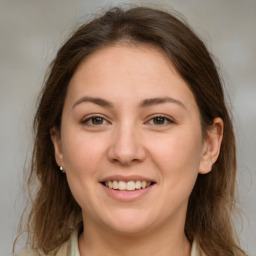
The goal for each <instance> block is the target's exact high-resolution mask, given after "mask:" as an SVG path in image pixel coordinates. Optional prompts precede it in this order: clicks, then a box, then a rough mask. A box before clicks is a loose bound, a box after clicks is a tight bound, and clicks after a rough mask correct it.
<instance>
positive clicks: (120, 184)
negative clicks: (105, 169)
mask: <svg viewBox="0 0 256 256" xmlns="http://www.w3.org/2000/svg"><path fill="white" fill-rule="evenodd" d="M152 184H153V183H152V182H150V181H144V180H142V181H139V180H137V181H128V182H125V181H122V180H120V181H117V180H113V181H105V182H104V185H105V186H106V187H108V188H110V189H115V190H121V191H125V190H126V191H134V190H139V189H144V188H147V187H149V186H150V185H152Z"/></svg>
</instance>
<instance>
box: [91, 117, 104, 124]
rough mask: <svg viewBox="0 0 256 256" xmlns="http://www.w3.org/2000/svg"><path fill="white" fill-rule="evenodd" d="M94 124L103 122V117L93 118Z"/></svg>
mask: <svg viewBox="0 0 256 256" xmlns="http://www.w3.org/2000/svg"><path fill="white" fill-rule="evenodd" d="M92 122H93V124H102V118H101V117H95V118H93V120H92Z"/></svg>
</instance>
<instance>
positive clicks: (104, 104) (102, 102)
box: [72, 97, 114, 108]
mask: <svg viewBox="0 0 256 256" xmlns="http://www.w3.org/2000/svg"><path fill="white" fill-rule="evenodd" d="M83 102H92V103H94V104H96V105H99V106H102V107H109V108H113V107H114V105H113V103H111V102H109V101H107V100H104V99H102V98H97V97H82V98H81V99H79V100H78V101H77V102H76V103H75V104H74V105H73V107H72V108H74V107H76V106H77V105H79V104H81V103H83Z"/></svg>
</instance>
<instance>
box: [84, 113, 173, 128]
mask: <svg viewBox="0 0 256 256" xmlns="http://www.w3.org/2000/svg"><path fill="white" fill-rule="evenodd" d="M97 118H98V119H100V120H102V121H103V122H104V121H105V122H107V123H110V122H109V121H107V120H106V119H105V118H104V117H102V116H99V115H94V116H90V117H88V118H86V119H85V120H83V121H82V124H83V125H88V126H100V125H105V124H104V123H100V124H93V120H95V119H97ZM157 118H159V119H162V120H163V121H164V123H162V124H156V123H155V122H154V120H156V119H157ZM150 121H153V123H150ZM146 123H150V125H156V126H166V125H168V124H174V123H175V122H174V121H173V120H172V119H170V118H168V117H166V116H163V115H155V116H153V117H151V118H150V119H149V120H148V121H147V122H146Z"/></svg>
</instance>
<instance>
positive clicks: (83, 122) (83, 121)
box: [81, 114, 110, 126]
mask: <svg viewBox="0 0 256 256" xmlns="http://www.w3.org/2000/svg"><path fill="white" fill-rule="evenodd" d="M97 117H99V118H102V119H103V120H104V121H106V122H107V123H108V124H110V122H109V121H108V120H107V118H105V117H104V116H102V115H101V114H91V115H88V116H85V117H84V118H83V119H82V121H81V123H82V124H83V125H86V123H87V122H88V121H89V120H92V119H93V118H97ZM87 125H88V126H101V125H106V124H99V125H95V124H87Z"/></svg>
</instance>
